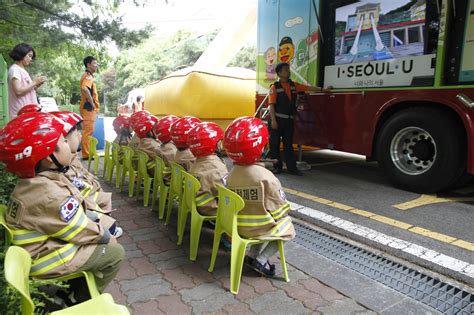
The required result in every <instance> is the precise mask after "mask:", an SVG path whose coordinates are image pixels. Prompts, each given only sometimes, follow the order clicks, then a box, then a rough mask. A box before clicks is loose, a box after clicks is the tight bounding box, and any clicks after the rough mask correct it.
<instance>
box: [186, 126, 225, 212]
mask: <svg viewBox="0 0 474 315" xmlns="http://www.w3.org/2000/svg"><path fill="white" fill-rule="evenodd" d="M223 138H224V132H223V131H222V129H221V128H220V127H219V126H218V125H217V124H215V123H212V122H202V123H199V124H196V125H195V126H194V127H193V128H192V129H191V131H190V132H189V137H188V145H189V148H190V149H191V152H192V153H193V155H194V156H195V157H196V161H195V162H194V163H193V165H192V166H191V168H190V169H189V173H190V174H191V175H193V176H194V177H196V178H197V179H198V180H199V182H200V183H201V188H200V189H199V191H198V192H197V194H196V206H197V210H198V212H199V213H201V214H202V215H208V216H212V215H216V213H217V195H218V193H217V189H216V187H215V184H222V183H223V178H224V177H225V176H226V175H227V173H228V170H227V167H226V165H225V163H224V161H223V160H222V159H221V158H220V157H219V156H218V155H217V152H218V151H219V148H218V145H219V142H220V141H221V140H222V139H223Z"/></svg>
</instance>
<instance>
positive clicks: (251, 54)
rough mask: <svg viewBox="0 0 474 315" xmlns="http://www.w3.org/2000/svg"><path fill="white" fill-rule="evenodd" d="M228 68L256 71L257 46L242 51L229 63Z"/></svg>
mask: <svg viewBox="0 0 474 315" xmlns="http://www.w3.org/2000/svg"><path fill="white" fill-rule="evenodd" d="M228 66H229V67H242V68H247V69H250V70H254V71H255V69H256V66H257V49H256V47H255V45H251V46H246V47H244V48H243V49H241V50H240V51H239V53H238V54H237V55H235V57H234V59H232V60H231V62H229V65H228Z"/></svg>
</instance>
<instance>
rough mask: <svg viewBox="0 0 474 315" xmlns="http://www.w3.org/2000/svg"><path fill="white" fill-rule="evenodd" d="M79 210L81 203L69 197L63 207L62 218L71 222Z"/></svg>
mask: <svg viewBox="0 0 474 315" xmlns="http://www.w3.org/2000/svg"><path fill="white" fill-rule="evenodd" d="M78 209H79V201H77V200H76V199H74V197H72V196H71V197H69V198H68V199H67V200H66V201H65V202H64V204H63V205H62V206H61V210H60V212H61V218H62V219H63V220H64V221H66V222H69V221H70V220H71V219H72V217H74V215H75V214H76V212H77V210H78Z"/></svg>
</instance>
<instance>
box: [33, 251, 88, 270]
mask: <svg viewBox="0 0 474 315" xmlns="http://www.w3.org/2000/svg"><path fill="white" fill-rule="evenodd" d="M78 248H79V246H78V245H75V244H67V245H66V246H64V247H63V248H61V249H60V250H55V251H53V252H51V253H49V254H48V255H46V256H44V257H41V258H39V259H36V260H34V261H33V264H32V265H31V270H30V276H37V275H40V274H42V273H46V272H48V271H49V270H51V269H53V268H55V267H57V266H60V265H63V264H65V263H66V262H68V261H70V260H71V259H72V258H73V257H74V255H75V254H76V251H77V250H78Z"/></svg>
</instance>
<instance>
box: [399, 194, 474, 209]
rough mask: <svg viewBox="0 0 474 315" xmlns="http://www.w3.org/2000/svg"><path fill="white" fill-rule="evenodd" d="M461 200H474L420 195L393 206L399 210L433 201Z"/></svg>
mask: <svg viewBox="0 0 474 315" xmlns="http://www.w3.org/2000/svg"><path fill="white" fill-rule="evenodd" d="M463 201H474V197H447V198H444V197H437V196H435V195H421V196H420V197H418V198H416V199H414V200H410V201H407V202H404V203H399V204H397V205H394V206H393V207H395V208H397V209H400V210H408V209H413V208H416V207H421V206H426V205H432V204H435V203H442V202H463Z"/></svg>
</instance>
